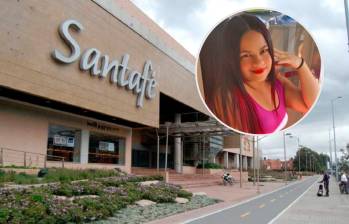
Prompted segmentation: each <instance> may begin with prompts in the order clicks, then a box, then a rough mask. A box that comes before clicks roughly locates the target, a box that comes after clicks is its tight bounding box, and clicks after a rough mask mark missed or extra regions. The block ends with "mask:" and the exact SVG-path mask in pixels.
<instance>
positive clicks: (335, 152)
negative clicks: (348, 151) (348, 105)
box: [331, 96, 342, 180]
mask: <svg viewBox="0 0 349 224" xmlns="http://www.w3.org/2000/svg"><path fill="white" fill-rule="evenodd" d="M341 98H342V97H341V96H338V97H336V98H334V99H332V100H331V108H332V125H333V145H334V157H335V158H334V159H335V161H336V180H338V159H337V148H336V147H337V146H336V126H335V124H334V123H335V122H334V121H335V119H334V106H333V102H334V101H335V100H337V99H341Z"/></svg>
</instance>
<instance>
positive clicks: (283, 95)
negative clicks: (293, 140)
mask: <svg viewBox="0 0 349 224" xmlns="http://www.w3.org/2000/svg"><path fill="white" fill-rule="evenodd" d="M321 67H322V66H321V59H320V54H319V50H318V48H317V46H316V44H315V42H314V40H313V38H312V37H311V36H310V34H309V33H308V32H307V31H306V30H305V29H304V28H303V26H301V25H300V24H299V23H298V22H297V21H295V20H294V19H292V18H291V17H289V16H287V15H284V14H282V13H280V12H277V11H271V10H264V9H263V10H261V9H258V10H249V11H244V12H240V13H238V14H235V15H233V16H231V17H229V18H227V19H225V20H223V21H222V22H221V23H219V24H218V25H217V26H216V27H215V28H214V29H213V30H212V31H211V32H210V33H209V35H208V36H207V38H206V40H205V41H204V43H203V45H202V47H201V50H200V54H199V57H198V59H197V63H196V81H197V86H198V89H199V92H200V95H201V97H202V99H203V101H204V103H205V104H206V106H207V108H208V109H209V110H210V112H211V113H212V114H213V115H214V116H215V117H216V118H217V119H218V120H219V121H221V122H222V123H223V124H224V125H226V126H227V127H230V128H232V129H233V130H234V131H237V132H240V133H243V134H258V135H263V134H271V133H275V132H277V131H280V130H284V129H285V128H288V127H290V126H292V125H294V124H296V123H297V122H298V121H300V120H301V119H302V118H304V117H305V116H306V115H307V114H308V113H309V111H310V109H311V108H312V107H313V106H314V104H315V102H316V100H317V98H318V96H319V93H320V83H321V80H322V75H321V74H322V73H323V72H322V71H321V70H322V68H321ZM320 73H321V74H320Z"/></svg>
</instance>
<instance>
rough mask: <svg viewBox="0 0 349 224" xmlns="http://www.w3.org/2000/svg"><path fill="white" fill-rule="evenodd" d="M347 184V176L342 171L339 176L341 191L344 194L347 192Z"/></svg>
mask: <svg viewBox="0 0 349 224" xmlns="http://www.w3.org/2000/svg"><path fill="white" fill-rule="evenodd" d="M347 184H348V178H347V175H346V173H345V172H343V173H342V176H341V185H342V187H343V193H344V192H345V193H346V194H348V189H347Z"/></svg>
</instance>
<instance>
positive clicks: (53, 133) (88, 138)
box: [47, 124, 126, 165]
mask: <svg viewBox="0 0 349 224" xmlns="http://www.w3.org/2000/svg"><path fill="white" fill-rule="evenodd" d="M125 144H126V141H125V138H123V137H118V136H113V135H108V134H104V133H99V132H92V131H88V130H81V129H77V128H72V127H66V126H62V125H53V124H51V125H49V130H48V140H47V160H50V161H62V159H63V158H64V161H66V162H77V163H109V164H118V165H124V164H125V147H126V145H125Z"/></svg>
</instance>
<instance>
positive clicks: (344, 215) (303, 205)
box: [273, 176, 349, 224]
mask: <svg viewBox="0 0 349 224" xmlns="http://www.w3.org/2000/svg"><path fill="white" fill-rule="evenodd" d="M319 180H321V177H320V176H319ZM318 186H319V184H317V183H315V184H313V185H312V186H311V187H310V189H309V191H308V192H306V193H305V194H304V195H303V197H301V198H300V199H299V200H298V201H297V202H296V203H295V204H293V205H292V206H291V207H290V208H289V209H287V210H286V212H285V213H283V214H282V215H281V216H280V217H279V218H278V219H276V220H275V222H273V224H291V223H292V224H303V223H307V224H309V223H310V224H312V223H314V224H315V223H316V224H325V223H328V224H330V223H331V224H332V223H336V224H337V223H338V224H341V223H343V224H347V223H349V194H340V192H339V188H338V183H336V181H335V180H334V177H333V176H331V179H330V196H329V197H317V196H316V193H317V190H318Z"/></svg>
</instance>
